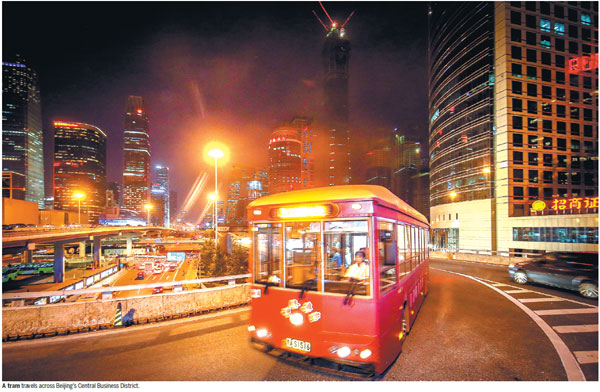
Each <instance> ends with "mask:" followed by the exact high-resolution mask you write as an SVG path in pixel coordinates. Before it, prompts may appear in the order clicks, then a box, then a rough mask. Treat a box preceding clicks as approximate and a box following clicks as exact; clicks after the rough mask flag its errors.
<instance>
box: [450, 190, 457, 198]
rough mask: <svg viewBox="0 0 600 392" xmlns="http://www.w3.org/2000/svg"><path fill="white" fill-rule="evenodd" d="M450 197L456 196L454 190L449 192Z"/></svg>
mask: <svg viewBox="0 0 600 392" xmlns="http://www.w3.org/2000/svg"><path fill="white" fill-rule="evenodd" d="M450 197H451V198H453V199H454V198H455V197H456V192H454V191H452V192H450Z"/></svg>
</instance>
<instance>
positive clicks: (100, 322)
mask: <svg viewBox="0 0 600 392" xmlns="http://www.w3.org/2000/svg"><path fill="white" fill-rule="evenodd" d="M248 276H250V275H248V274H246V275H235V276H225V277H218V278H206V279H196V280H192V281H185V282H183V281H182V282H170V283H166V282H165V283H156V284H150V285H144V286H146V287H148V288H150V287H156V286H163V287H164V286H167V285H175V284H183V283H187V284H194V283H198V282H203V283H208V282H218V281H228V282H232V281H233V282H235V280H236V279H245V278H247V277H248ZM131 287H134V288H135V289H138V288H140V286H139V285H136V286H120V287H118V288H119V289H124V288H125V289H128V290H131ZM115 289H117V287H100V288H96V289H83V290H67V295H77V294H85V293H94V292H95V293H97V292H106V291H107V290H115ZM61 292H64V290H63V291H61ZM42 293H44V294H45V295H51V294H53V293H50V292H42ZM32 294H33V295H39V294H40V293H39V292H38V293H21V294H19V293H15V294H4V295H3V298H5V296H14V295H20V296H21V298H24V297H25V296H27V297H29V295H32ZM249 300H250V285H249V284H248V283H242V284H228V285H226V286H221V287H213V288H206V289H197V290H190V291H183V292H177V293H168V294H162V295H145V296H137V297H130V298H116V299H109V300H97V301H87V302H71V303H59V304H52V305H43V306H26V307H7V308H3V309H2V340H3V341H7V340H18V339H28V338H37V337H45V336H55V335H66V334H70V333H77V332H84V331H93V330H98V329H108V328H114V327H115V326H120V325H131V324H144V323H149V322H155V321H161V320H168V319H174V318H180V317H188V316H193V315H197V314H202V313H206V312H211V311H215V310H220V309H227V308H232V307H237V306H242V305H245V304H247V303H248V301H249ZM117 321H118V322H117Z"/></svg>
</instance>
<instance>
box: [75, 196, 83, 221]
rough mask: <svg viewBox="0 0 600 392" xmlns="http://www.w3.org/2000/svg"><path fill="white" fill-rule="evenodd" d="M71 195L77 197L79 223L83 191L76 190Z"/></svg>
mask: <svg viewBox="0 0 600 392" xmlns="http://www.w3.org/2000/svg"><path fill="white" fill-rule="evenodd" d="M73 196H74V197H75V198H76V199H77V223H79V224H81V198H82V197H83V193H81V192H77V193H75V194H74V195H73Z"/></svg>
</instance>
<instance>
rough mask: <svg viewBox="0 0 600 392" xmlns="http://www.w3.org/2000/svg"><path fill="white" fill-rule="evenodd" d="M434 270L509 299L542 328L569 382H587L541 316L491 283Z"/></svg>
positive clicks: (468, 276)
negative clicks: (483, 287) (461, 278)
mask: <svg viewBox="0 0 600 392" xmlns="http://www.w3.org/2000/svg"><path fill="white" fill-rule="evenodd" d="M432 269H436V270H438V271H443V272H448V273H451V274H455V275H459V276H463V277H465V278H469V279H472V280H474V281H476V282H479V283H481V284H483V285H485V286H488V287H489V288H491V289H492V290H495V291H496V292H498V293H499V294H500V295H502V296H504V297H505V298H507V299H508V300H509V301H511V302H512V303H513V304H515V305H516V306H518V307H519V308H520V309H521V310H522V311H523V312H525V314H527V315H528V316H529V317H531V319H532V320H533V321H534V322H535V323H536V324H537V325H538V327H540V329H541V330H542V331H543V332H544V333H545V334H546V336H547V337H548V339H549V340H550V343H552V345H553V346H554V349H555V350H556V353H557V354H558V356H559V358H560V361H561V362H562V364H563V368H564V369H565V373H567V380H569V381H586V379H585V376H584V375H583V372H582V371H581V368H580V367H579V363H578V362H577V360H576V359H575V357H574V356H573V353H572V352H571V351H570V350H569V348H568V347H567V345H566V344H565V342H563V341H562V339H561V338H560V337H559V336H558V334H557V333H556V332H555V331H554V330H553V329H552V328H551V327H550V326H549V325H548V324H547V323H546V322H545V321H544V319H542V318H541V317H540V316H538V315H537V314H535V312H534V311H533V310H531V309H529V308H528V307H527V306H525V305H523V304H522V303H521V302H519V300H518V299H516V298H514V297H512V296H510V295H508V294H506V293H505V292H503V291H502V290H500V289H498V288H496V287H494V286H492V285H491V284H489V283H486V282H484V281H482V280H481V279H479V278H476V277H473V276H470V275H465V274H461V273H458V272H453V271H447V270H443V269H438V268H432ZM494 283H497V282H494Z"/></svg>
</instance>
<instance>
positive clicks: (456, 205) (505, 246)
mask: <svg viewBox="0 0 600 392" xmlns="http://www.w3.org/2000/svg"><path fill="white" fill-rule="evenodd" d="M429 20H430V24H429V26H430V29H429V77H430V80H429V116H430V117H429V126H430V128H429V150H430V151H429V152H430V158H431V161H430V162H431V164H430V168H431V170H430V175H431V183H430V190H431V198H430V200H431V229H432V230H431V231H432V242H433V244H434V246H438V247H443V248H462V249H480V250H498V251H516V252H521V251H525V252H534V251H536V252H539V251H559V250H560V251H596V252H597V251H598V93H597V91H598V69H597V67H598V61H597V59H598V45H597V43H598V3H597V2H585V1H582V2H571V1H569V2H557V1H554V2H537V1H535V2H534V1H526V2H520V1H511V2H462V3H454V2H452V3H450V2H439V3H432V5H431V8H430V11H429Z"/></svg>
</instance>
